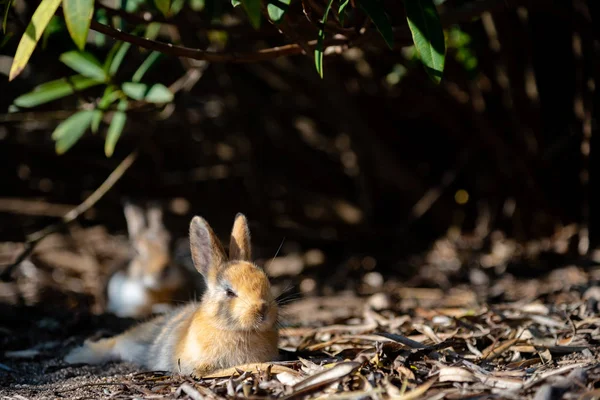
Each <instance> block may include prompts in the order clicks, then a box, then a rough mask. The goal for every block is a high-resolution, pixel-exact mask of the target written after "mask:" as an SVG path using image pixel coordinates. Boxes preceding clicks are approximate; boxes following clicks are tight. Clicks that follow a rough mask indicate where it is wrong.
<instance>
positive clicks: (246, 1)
mask: <svg viewBox="0 0 600 400" xmlns="http://www.w3.org/2000/svg"><path fill="white" fill-rule="evenodd" d="M242 6H244V10H246V14H248V19H250V23H251V24H252V26H253V27H254V29H258V28H260V19H261V18H260V17H261V14H260V8H261V0H242Z"/></svg>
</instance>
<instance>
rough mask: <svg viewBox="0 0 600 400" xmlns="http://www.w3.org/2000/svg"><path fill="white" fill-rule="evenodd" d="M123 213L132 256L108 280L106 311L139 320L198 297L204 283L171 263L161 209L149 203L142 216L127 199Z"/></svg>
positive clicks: (141, 211) (167, 237) (176, 264)
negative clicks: (123, 266) (124, 265)
mask: <svg viewBox="0 0 600 400" xmlns="http://www.w3.org/2000/svg"><path fill="white" fill-rule="evenodd" d="M124 212H125V219H126V221H127V230H128V233H129V241H130V244H131V247H132V250H133V255H132V258H131V259H130V260H129V261H128V264H127V265H126V267H125V268H124V269H121V270H119V271H117V272H116V273H115V274H113V275H112V276H111V277H110V279H109V282H108V287H107V311H108V312H110V313H113V314H115V315H117V316H119V317H132V318H141V317H145V316H149V315H151V314H156V313H163V312H166V311H168V310H170V309H171V308H173V306H176V305H177V304H178V303H181V302H186V301H189V300H193V299H194V298H196V297H197V296H200V295H201V292H202V291H203V290H204V288H203V282H201V281H200V280H199V279H197V278H196V276H197V274H195V276H192V275H191V273H190V271H188V270H187V269H186V268H185V267H184V266H182V265H181V264H179V263H176V262H174V260H173V257H172V255H171V248H170V247H171V246H170V244H171V234H170V233H169V231H168V230H167V229H166V228H165V226H164V224H163V211H162V209H161V207H160V206H159V205H158V204H156V203H153V204H150V205H149V206H148V208H147V210H146V212H145V213H144V210H143V209H142V208H141V207H139V206H137V205H134V204H132V203H131V202H130V201H129V200H126V201H125V202H124Z"/></svg>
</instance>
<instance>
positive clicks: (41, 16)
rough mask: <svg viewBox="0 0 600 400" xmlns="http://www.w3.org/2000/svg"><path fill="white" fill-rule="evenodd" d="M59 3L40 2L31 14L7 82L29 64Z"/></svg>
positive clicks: (49, 0)
mask: <svg viewBox="0 0 600 400" xmlns="http://www.w3.org/2000/svg"><path fill="white" fill-rule="evenodd" d="M60 2H61V0H42V2H41V3H40V5H39V6H38V8H37V9H36V10H35V12H34V13H33V16H32V17H31V21H30V22H29V24H28V25H27V29H25V33H24V34H23V37H21V41H20V42H19V46H18V47H17V52H16V54H15V58H14V60H13V63H12V66H11V67H10V73H9V76H8V80H9V82H10V81H12V80H13V79H15V78H16V77H17V76H18V75H19V74H20V73H21V72H22V71H23V69H24V68H25V66H26V65H27V63H28V62H29V58H31V54H32V53H33V50H34V49H35V46H36V45H37V43H38V41H39V40H40V37H41V36H42V33H44V29H46V26H47V25H48V22H50V19H51V18H52V16H53V15H54V13H55V12H56V9H57V8H58V6H59V5H60Z"/></svg>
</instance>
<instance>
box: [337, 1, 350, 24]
mask: <svg viewBox="0 0 600 400" xmlns="http://www.w3.org/2000/svg"><path fill="white" fill-rule="evenodd" d="M348 4H350V0H342V2H341V4H340V8H338V16H339V18H340V25H341V26H344V21H345V20H346V7H348Z"/></svg>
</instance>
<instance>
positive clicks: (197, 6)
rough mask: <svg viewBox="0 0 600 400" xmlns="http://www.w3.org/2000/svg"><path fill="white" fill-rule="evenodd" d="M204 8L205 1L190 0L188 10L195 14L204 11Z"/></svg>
mask: <svg viewBox="0 0 600 400" xmlns="http://www.w3.org/2000/svg"><path fill="white" fill-rule="evenodd" d="M204 6H205V0H190V8H191V9H192V10H194V11H196V12H200V11H202V10H204ZM234 7H235V6H234Z"/></svg>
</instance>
